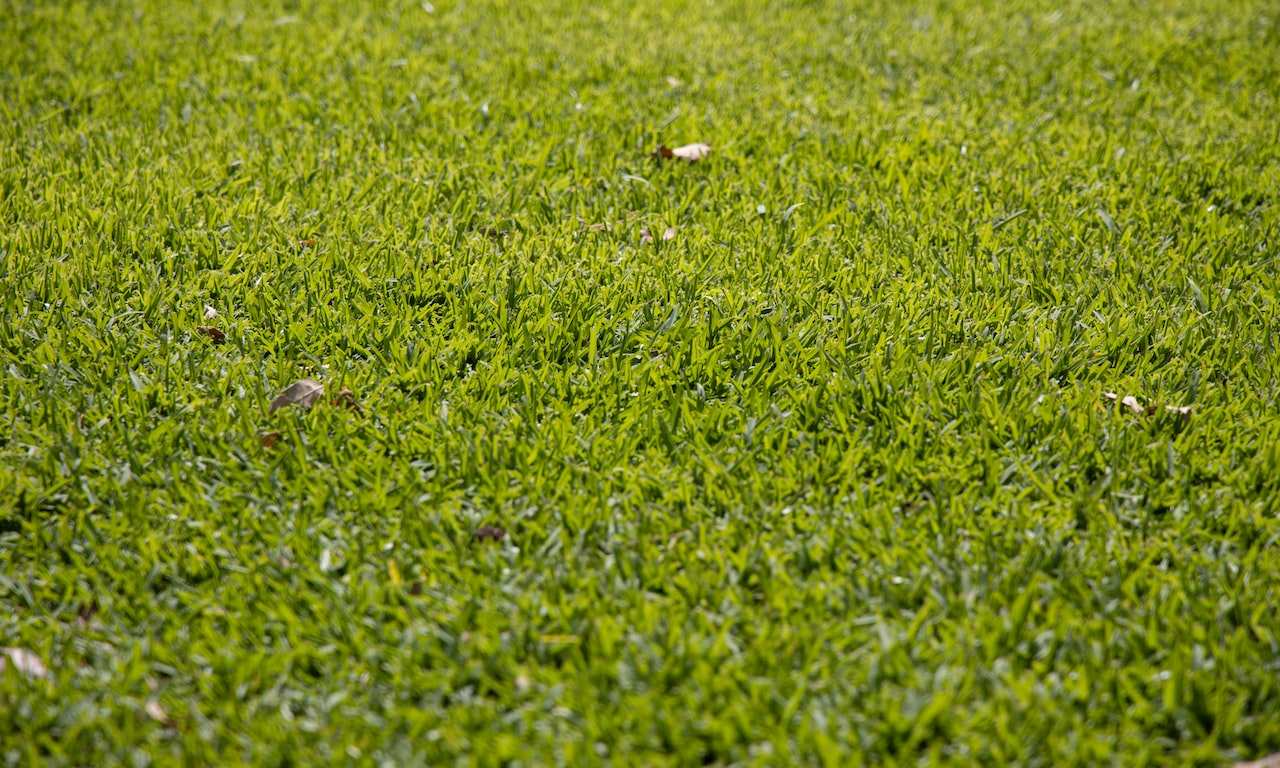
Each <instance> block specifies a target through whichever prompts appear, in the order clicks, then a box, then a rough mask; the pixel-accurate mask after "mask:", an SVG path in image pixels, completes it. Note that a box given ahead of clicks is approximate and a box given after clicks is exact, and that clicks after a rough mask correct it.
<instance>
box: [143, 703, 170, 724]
mask: <svg viewBox="0 0 1280 768" xmlns="http://www.w3.org/2000/svg"><path fill="white" fill-rule="evenodd" d="M143 710H145V711H146V713H147V717H149V718H151V719H152V720H155V721H156V722H157V723H159V724H161V725H163V726H164V727H165V728H176V727H177V726H178V724H177V723H176V722H174V719H173V718H172V717H169V713H168V712H165V711H164V707H162V706H160V700H159V699H150V700H149V701H147V703H146V705H145V706H143Z"/></svg>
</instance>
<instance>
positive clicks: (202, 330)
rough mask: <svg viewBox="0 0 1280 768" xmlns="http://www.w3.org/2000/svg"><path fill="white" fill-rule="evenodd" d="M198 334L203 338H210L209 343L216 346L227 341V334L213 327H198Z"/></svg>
mask: <svg viewBox="0 0 1280 768" xmlns="http://www.w3.org/2000/svg"><path fill="white" fill-rule="evenodd" d="M196 333H198V334H200V335H201V336H208V337H209V341H212V342H213V343H214V344H221V343H222V342H224V341H226V339H227V334H225V333H223V332H222V329H221V328H215V327H214V326H212V325H197V326H196Z"/></svg>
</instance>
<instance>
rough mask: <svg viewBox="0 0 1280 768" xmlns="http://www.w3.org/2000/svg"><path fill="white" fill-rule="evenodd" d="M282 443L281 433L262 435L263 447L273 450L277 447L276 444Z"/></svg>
mask: <svg viewBox="0 0 1280 768" xmlns="http://www.w3.org/2000/svg"><path fill="white" fill-rule="evenodd" d="M278 442H280V433H279V432H267V433H265V434H263V435H262V447H263V448H266V449H267V450H271V449H272V448H275V447H276V443H278Z"/></svg>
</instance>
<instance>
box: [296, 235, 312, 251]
mask: <svg viewBox="0 0 1280 768" xmlns="http://www.w3.org/2000/svg"><path fill="white" fill-rule="evenodd" d="M315 244H316V239H315V238H314V237H304V238H302V239H301V240H299V241H298V247H299V248H304V249H305V248H311V247H312V246H314V245H315Z"/></svg>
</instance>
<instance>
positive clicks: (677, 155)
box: [653, 142, 711, 163]
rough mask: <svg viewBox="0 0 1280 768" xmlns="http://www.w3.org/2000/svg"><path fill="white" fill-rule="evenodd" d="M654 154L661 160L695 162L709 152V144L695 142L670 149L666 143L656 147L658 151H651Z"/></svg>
mask: <svg viewBox="0 0 1280 768" xmlns="http://www.w3.org/2000/svg"><path fill="white" fill-rule="evenodd" d="M653 154H654V156H656V157H660V158H662V159H663V160H685V161H687V162H690V163H696V162H698V161H699V160H702V159H704V158H706V156H707V155H709V154H711V145H710V144H703V143H702V142H697V143H694V144H685V145H684V146H683V147H676V148H675V149H671V148H670V147H668V146H667V145H666V144H663V145H662V146H660V147H658V151H657V152H654V153H653Z"/></svg>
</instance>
